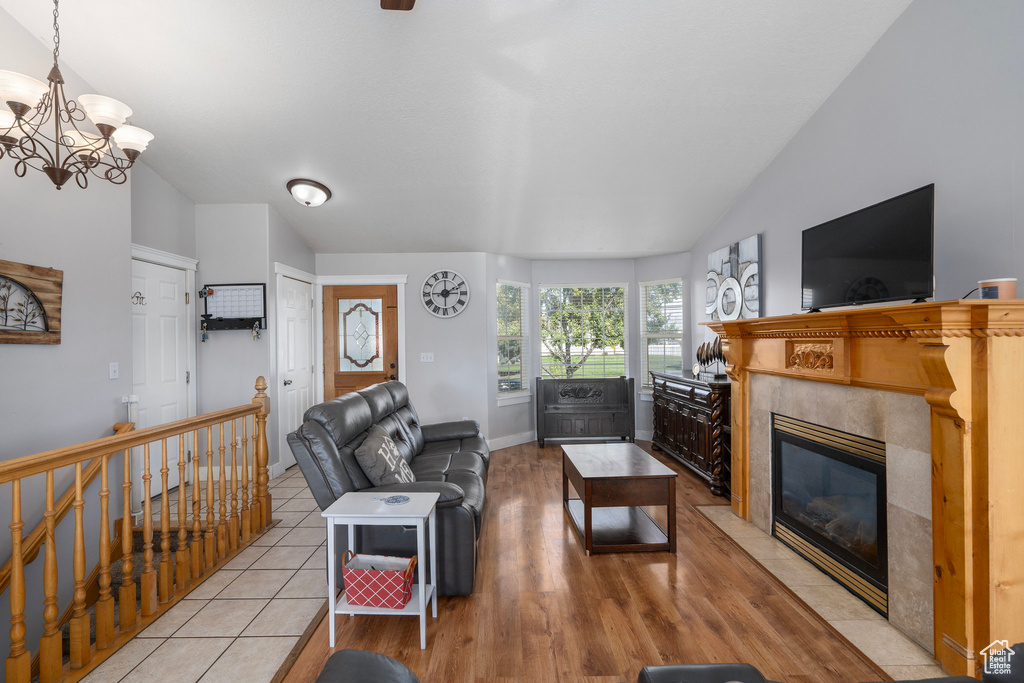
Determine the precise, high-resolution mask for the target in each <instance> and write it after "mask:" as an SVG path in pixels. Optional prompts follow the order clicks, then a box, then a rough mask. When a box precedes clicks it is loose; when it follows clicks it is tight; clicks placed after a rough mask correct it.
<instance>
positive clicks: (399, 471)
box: [356, 425, 416, 486]
mask: <svg viewBox="0 0 1024 683" xmlns="http://www.w3.org/2000/svg"><path fill="white" fill-rule="evenodd" d="M356 460H357V461H358V462H359V466H360V467H361V468H362V469H363V474H365V475H366V478H367V479H369V480H370V481H371V482H372V483H373V485H374V486H384V485H386V484H404V483H408V482H413V481H416V475H414V474H413V473H412V470H411V469H409V463H407V462H406V461H405V458H403V457H402V454H401V453H399V452H398V446H396V445H395V442H394V441H392V440H391V437H390V436H388V433H387V432H386V431H384V428H383V427H381V426H380V425H374V426H372V427H370V431H369V434H368V435H367V437H366V440H365V441H363V443H362V444H361V445H360V446H359V448H357V449H356Z"/></svg>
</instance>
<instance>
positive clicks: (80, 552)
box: [71, 462, 92, 669]
mask: <svg viewBox="0 0 1024 683" xmlns="http://www.w3.org/2000/svg"><path fill="white" fill-rule="evenodd" d="M74 507H75V546H74V549H73V550H72V553H73V554H74V561H73V562H72V566H73V567H74V572H75V593H74V596H75V603H74V604H75V611H74V613H73V615H72V617H71V668H72V669H81V668H82V667H83V666H85V665H86V664H88V663H89V659H91V658H92V650H91V648H90V647H89V644H90V640H91V633H90V631H91V630H92V628H91V627H92V618H91V617H90V616H89V612H88V608H87V607H86V605H85V519H84V515H83V514H82V513H83V510H82V509H83V508H84V507H85V500H84V499H83V498H82V463H80V462H77V463H75V505H74Z"/></svg>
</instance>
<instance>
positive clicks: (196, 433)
mask: <svg viewBox="0 0 1024 683" xmlns="http://www.w3.org/2000/svg"><path fill="white" fill-rule="evenodd" d="M266 388H267V383H266V380H264V378H263V377H260V378H258V379H257V380H256V397H255V398H254V399H253V400H252V403H251V404H248V405H242V406H238V407H237V408H229V409H227V410H221V411H219V412H214V413H207V414H206V415H200V416H198V417H194V418H189V419H186V420H179V421H177V422H172V423H168V424H165V425H159V426H157V427H150V428H148V429H142V430H138V431H125V432H123V433H119V434H115V435H114V436H109V437H106V438H103V439H97V440H96V441H90V442H88V443H83V444H79V445H77V446H71V447H68V448H61V449H57V450H53V451H48V452H45V453H38V454H36V455H31V456H27V457H24V458H19V459H16V460H10V461H7V462H2V463H0V486H3V485H4V484H8V483H10V485H11V524H10V529H11V560H10V562H9V569H8V568H7V565H5V567H4V569H7V571H6V572H5V576H6V577H7V579H6V581H7V582H8V584H9V588H8V590H9V599H10V606H11V628H10V639H11V651H10V655H9V656H8V657H7V661H6V680H7V683H29V681H30V680H31V677H32V656H31V653H30V652H29V650H28V647H27V644H26V628H25V623H24V622H25V565H26V564H27V563H28V562H31V561H32V560H33V559H34V558H35V557H36V556H37V555H38V552H39V548H40V545H42V546H44V552H43V595H44V600H43V608H42V615H43V621H44V631H43V635H42V636H41V638H40V640H39V650H38V662H39V680H40V683H52V682H56V681H65V680H77V679H78V678H80V677H81V676H82V675H84V674H85V673H86V672H87V671H88V670H90V669H91V668H92V667H93V666H94V665H95V664H96V663H98V661H102V660H103V659H106V657H107V656H109V655H110V654H112V653H113V652H114V651H116V649H117V648H119V647H120V646H121V645H123V644H124V643H126V642H128V640H130V639H131V637H132V636H133V635H134V634H135V633H137V632H138V631H139V630H140V629H141V628H143V627H144V626H146V625H148V624H149V623H150V622H152V621H153V620H154V619H156V617H157V616H159V614H160V613H161V612H162V611H163V610H164V609H166V608H167V607H169V606H170V605H171V604H173V602H176V601H177V600H178V599H180V598H181V597H182V596H183V595H184V594H185V593H187V592H188V591H189V590H191V588H192V587H193V586H194V585H196V584H197V583H198V582H199V581H201V580H202V579H203V578H205V576H208V575H209V574H210V573H212V571H215V570H216V569H218V568H219V567H220V566H221V565H223V564H224V563H226V562H227V560H228V559H229V557H230V556H232V555H234V554H235V552H237V550H240V549H241V548H242V547H244V546H246V545H248V543H249V541H250V540H251V538H252V536H253V534H256V533H259V532H260V531H261V530H263V529H264V528H265V527H266V526H267V525H268V524H269V523H270V511H271V496H270V493H269V492H268V491H267V482H268V475H267V457H268V445H267V433H266V420H267V415H268V414H269V413H270V407H269V401H268V399H267V394H266ZM229 425H230V426H229ZM228 430H230V434H231V437H230V442H227V441H226V434H227V431H228ZM250 430H251V431H250ZM249 434H251V435H252V442H251V447H250V441H249ZM200 435H202V436H203V438H204V441H205V445H206V463H207V467H206V509H205V510H204V509H203V505H202V499H201V496H200V488H201V485H202V482H201V481H200V463H199V452H200V451H199V447H200ZM215 436H216V437H217V438H216V442H217V444H218V449H217V452H218V455H219V459H218V458H215V457H214V451H213V448H214V443H215ZM239 436H240V438H239ZM175 437H178V453H177V468H178V480H179V482H180V486H179V489H178V501H177V502H178V510H177V513H178V514H177V522H176V523H177V540H178V547H177V551H176V552H175V554H174V558H173V559H172V557H171V535H172V529H171V519H170V497H169V489H168V475H169V473H170V464H171V462H170V459H171V458H173V454H169V453H168V440H170V439H173V438H175ZM186 439H188V443H190V445H191V446H192V448H191V450H190V451H189V450H187V449H186V447H185V444H186ZM153 444H157V447H158V448H159V449H160V451H159V453H160V464H161V466H160V470H159V476H160V479H159V482H160V483H159V486H160V516H159V525H160V526H159V532H160V534H159V544H160V545H159V547H160V561H159V563H158V564H157V566H154V551H153V541H154V535H155V530H154V526H153V509H152V507H153V497H152V495H151V494H152V479H153V473H152V472H151V467H150V457H149V456H150V447H151V445H153ZM138 447H141V448H142V449H143V463H142V470H143V475H142V486H143V510H142V528H143V543H144V546H143V555H142V562H143V570H142V575H141V577H140V580H139V583H140V584H141V594H142V599H141V601H139V602H137V601H136V586H135V583H134V579H133V578H132V570H133V566H132V565H133V563H134V560H133V556H132V511H131V490H132V465H131V457H132V456H131V450H132V449H133V448H138ZM228 448H230V459H228V457H227V452H228ZM119 453H120V454H122V455H123V467H124V476H123V481H122V483H121V498H122V501H121V503H122V509H123V515H122V519H121V521H120V523H121V524H122V528H121V543H122V545H121V550H122V552H123V556H122V558H121V568H122V574H123V577H124V578H123V580H122V583H121V586H120V587H119V588H118V591H119V593H118V597H119V600H118V616H119V620H118V621H119V623H118V625H117V627H116V628H115V619H114V616H115V615H114V602H115V601H114V597H113V594H112V593H111V590H112V588H111V576H110V564H111V558H110V555H111V524H110V510H109V504H110V500H109V499H110V489H109V484H110V482H109V480H108V465H109V462H110V459H111V457H113V456H114V455H116V454H119ZM87 461H92V464H91V465H89V466H87V467H85V468H83V464H84V463H86V462H87ZM94 465H98V470H99V480H100V490H99V494H98V498H99V507H100V528H99V598H98V601H97V602H96V604H95V608H96V616H95V618H96V639H95V641H94V642H93V641H92V637H91V634H90V631H91V626H92V616H91V615H90V613H89V612H88V606H87V605H86V554H85V526H84V524H85V522H84V514H83V512H84V507H85V500H84V498H83V495H84V491H85V490H86V489H87V488H88V486H89V483H91V480H90V479H89V475H90V473H91V470H92V469H93V466H94ZM189 465H191V467H192V470H191V471H192V475H193V479H192V501H191V515H192V517H191V526H189V519H188V511H189V507H188V505H187V502H188V501H187V500H186V488H185V479H186V472H187V471H188V467H189ZM239 466H240V467H241V480H240V483H241V485H240V486H239V477H238V474H239V473H238V467H239ZM64 467H74V473H75V483H74V487H73V489H69V491H68V493H66V494H65V495H64V496H63V497H61V499H60V500H59V501H58V502H57V504H55V503H54V492H53V480H54V472H55V471H57V470H59V469H61V468H64ZM215 468H216V469H217V473H216V478H217V481H216V483H215V481H214V476H215V475H214V469H215ZM250 468H251V469H250ZM250 471H251V472H252V476H251V479H250V475H249V472H250ZM39 474H43V475H45V478H46V483H45V497H46V512H45V514H44V516H43V522H42V524H41V527H40V528H37V529H36V530H35V531H33V532H32V533H31V534H29V535H28V537H27V538H23V535H22V529H23V528H24V526H25V525H24V522H23V520H22V506H21V496H22V490H21V484H22V480H23V479H25V478H26V477H31V476H34V475H39ZM95 477H96V475H95V474H93V475H92V479H95ZM250 493H251V495H250ZM229 495H230V508H229V503H228V496H229ZM4 497H6V496H3V495H2V494H0V499H2V498H4ZM218 503H219V509H218V511H219V513H220V518H219V521H218V520H217V519H216V518H215V517H214V512H213V510H214V506H215V505H216V504H218ZM68 509H71V510H73V511H74V516H73V517H74V525H75V530H74V544H73V549H72V562H71V564H72V575H73V577H74V594H73V602H72V607H71V609H72V616H71V623H70V635H71V639H70V663H69V666H68V667H67V668H65V667H64V663H63V661H62V644H61V633H60V630H59V627H58V608H57V588H58V582H57V578H58V574H57V551H56V548H55V543H54V529H55V527H56V525H57V523H58V522H59V519H58V518H59V517H62V516H63V515H64V514H67V511H68ZM204 512H205V515H206V519H205V534H206V535H205V537H203V535H202V534H203V527H204V524H203V513H204ZM40 529H41V531H40ZM190 530H191V534H192V539H191V542H190V543H189V542H188V540H189V539H188V536H189V531H190ZM37 532H38V533H37ZM0 590H2V589H0Z"/></svg>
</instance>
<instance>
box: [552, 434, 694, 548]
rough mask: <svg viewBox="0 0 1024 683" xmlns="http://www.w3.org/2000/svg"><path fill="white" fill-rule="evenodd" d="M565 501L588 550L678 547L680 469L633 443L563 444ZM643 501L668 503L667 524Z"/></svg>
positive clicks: (651, 504) (648, 503) (563, 492)
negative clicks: (571, 494) (574, 495)
mask: <svg viewBox="0 0 1024 683" xmlns="http://www.w3.org/2000/svg"><path fill="white" fill-rule="evenodd" d="M570 483H571V484H572V486H573V488H574V489H576V493H577V494H578V495H579V496H580V497H579V498H573V499H570V498H569V484H570ZM562 501H563V503H564V505H565V509H566V511H567V512H568V513H569V516H570V518H571V519H572V521H573V527H574V528H575V529H576V533H578V534H579V535H580V540H581V541H583V547H584V548H585V549H586V551H587V555H590V554H591V553H623V552H635V551H651V550H667V551H669V552H670V553H673V554H674V553H675V552H676V472H675V471H674V470H672V469H670V468H668V467H666V466H665V465H663V464H662V463H660V462H658V461H657V460H655V459H654V458H652V457H651V456H650V455H648V454H647V453H645V452H644V451H643V450H641V449H640V448H639V447H638V446H636V445H634V444H631V443H607V444H604V443H602V444H573V445H566V446H562ZM641 505H644V506H653V505H665V506H667V507H668V522H667V526H668V529H662V528H661V527H660V526H658V524H657V523H655V521H654V520H653V519H651V517H650V515H648V514H647V512H646V511H644V510H643V509H642V508H641V507H640V506H641Z"/></svg>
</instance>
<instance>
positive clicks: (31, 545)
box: [0, 422, 135, 594]
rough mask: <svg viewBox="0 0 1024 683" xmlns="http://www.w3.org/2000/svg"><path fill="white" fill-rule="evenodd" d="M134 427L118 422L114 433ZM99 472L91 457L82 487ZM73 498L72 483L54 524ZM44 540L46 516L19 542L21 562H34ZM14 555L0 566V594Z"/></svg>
mask: <svg viewBox="0 0 1024 683" xmlns="http://www.w3.org/2000/svg"><path fill="white" fill-rule="evenodd" d="M133 429H135V423H134V422H118V423H117V424H116V425H114V434H126V433H128V432H130V431H132V430H133ZM99 473H100V459H99V458H93V459H92V461H91V462H90V463H89V464H88V465H87V466H86V468H85V471H83V472H82V487H83V488H85V489H88V488H89V487H90V486H92V483H93V482H94V481H96V476H97V475H98V474H99ZM74 500H75V487H74V485H73V484H72V485H71V486H70V487H68V490H67V491H65V492H64V495H62V496H61V497H60V500H58V501H57V505H56V506H55V507H56V509H55V516H54V520H53V524H54V526H59V525H60V523H61V520H63V519H64V518H65V517H67V514H68V512H70V511H71V504H72V503H73V502H74ZM45 540H46V517H43V519H42V520H40V522H39V524H37V525H36V528H35V529H33V530H32V533H30V534H29V535H28V536H24V537H23V538H22V542H21V555H22V564H23V565H27V564H31V563H32V562H35V560H36V558H37V557H38V556H39V549H40V548H42V547H43V541H45ZM13 560H14V557H13V556H11V557H9V558H8V559H7V562H5V563H4V566H3V567H0V594H2V593H3V592H4V591H5V590H7V587H8V586H9V585H10V584H11V563H12V562H13Z"/></svg>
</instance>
